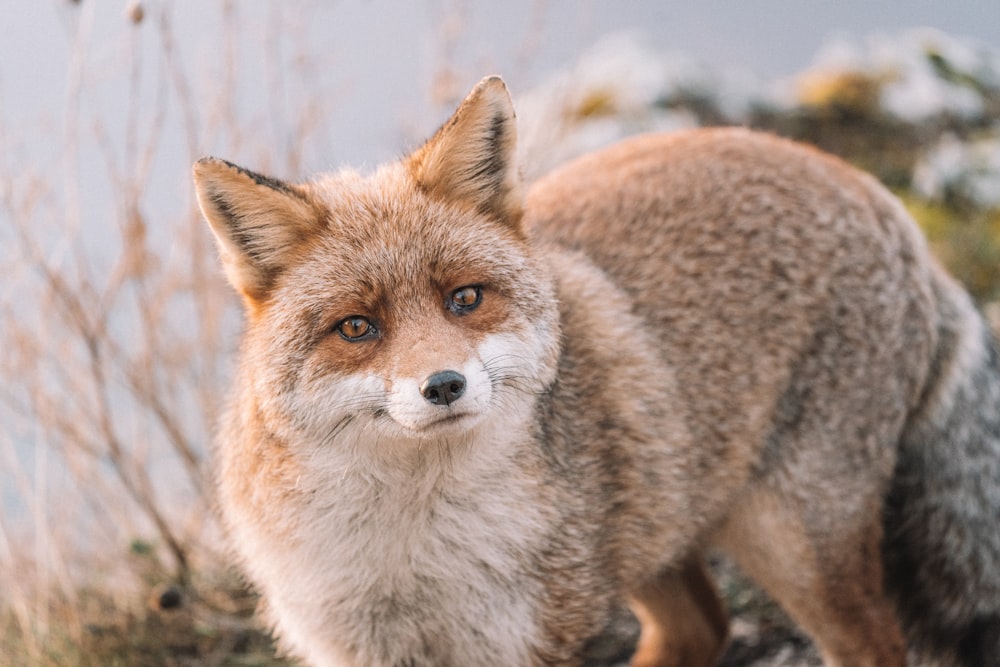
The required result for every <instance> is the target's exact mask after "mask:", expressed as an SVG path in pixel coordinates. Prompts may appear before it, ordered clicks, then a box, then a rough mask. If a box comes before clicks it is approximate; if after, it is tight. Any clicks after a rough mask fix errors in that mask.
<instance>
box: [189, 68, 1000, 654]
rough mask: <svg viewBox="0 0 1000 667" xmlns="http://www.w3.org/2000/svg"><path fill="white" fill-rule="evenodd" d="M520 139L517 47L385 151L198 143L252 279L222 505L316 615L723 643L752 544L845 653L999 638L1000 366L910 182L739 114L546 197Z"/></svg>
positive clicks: (407, 630) (674, 645) (325, 646)
mask: <svg viewBox="0 0 1000 667" xmlns="http://www.w3.org/2000/svg"><path fill="white" fill-rule="evenodd" d="M515 143H516V127H515V120H514V113H513V108H512V106H511V103H510V100H509V97H508V95H507V92H506V89H505V87H504V85H503V83H502V82H501V81H500V80H499V79H497V78H490V79H486V80H484V81H483V82H482V83H480V84H479V86H477V87H476V89H475V90H473V92H472V93H471V94H470V95H469V97H468V98H467V99H466V101H465V102H464V103H463V104H462V105H461V107H460V108H459V109H458V111H456V113H455V115H454V116H453V117H452V119H450V120H449V121H448V122H447V123H446V124H445V125H444V126H443V127H442V128H441V129H440V130H439V131H438V132H437V134H435V135H434V137H432V138H431V139H430V140H429V141H428V142H427V143H426V144H425V145H424V146H422V147H421V148H420V149H418V150H417V151H415V152H414V153H412V154H411V155H409V156H407V157H406V158H404V159H402V160H400V161H399V162H397V163H393V164H389V165H386V166H383V167H381V168H380V169H378V170H377V171H375V172H374V173H372V174H370V175H366V176H362V175H359V174H356V173H353V172H348V171H344V172H340V173H336V174H331V175H324V176H321V177H319V178H317V179H315V180H313V181H310V182H307V183H302V184H291V183H286V182H283V181H278V180H276V179H272V178H270V177H266V176H262V175H260V174H256V173H254V172H250V171H247V170H245V169H242V168H240V167H236V166H235V165H232V164H230V163H228V162H225V161H222V160H217V159H211V158H208V159H205V160H202V161H200V162H199V163H198V164H197V165H196V166H195V178H196V183H197V190H198V197H199V202H200V204H201V207H202V210H203V212H204V214H205V217H206V219H207V220H208V222H209V224H210V226H211V228H212V230H213V232H214V233H215V236H216V239H217V241H218V245H219V249H220V255H221V257H222V261H223V266H224V268H225V270H226V274H227V276H228V278H229V280H230V282H231V283H232V284H233V286H234V287H235V288H236V290H237V291H238V292H239V293H240V295H241V296H242V298H243V301H244V305H245V311H246V331H245V334H244V339H243V344H242V348H241V355H240V365H239V370H238V373H237V377H236V380H235V389H234V400H233V402H232V405H231V407H230V409H229V410H228V413H227V415H226V417H225V419H224V421H223V426H222V429H221V432H220V435H219V439H218V447H217V478H218V488H219V504H220V508H221V510H222V515H223V519H224V522H225V525H226V527H227V530H228V532H229V535H230V537H231V541H232V544H233V547H234V551H235V553H236V556H237V558H238V560H239V562H240V564H241V566H242V568H243V570H244V571H245V573H246V574H247V575H248V577H249V579H250V581H251V582H253V584H254V585H255V586H256V587H257V588H258V589H259V590H260V592H261V593H262V595H263V598H264V601H265V603H266V606H267V609H268V615H269V618H270V620H271V622H272V623H273V625H274V627H275V629H276V632H277V634H278V636H279V637H280V639H281V641H282V642H283V644H284V645H285V646H286V647H287V648H288V649H289V650H290V651H291V652H293V653H294V654H296V655H299V656H301V657H303V658H304V659H306V660H307V661H308V662H309V663H311V664H315V665H385V666H387V667H402V666H410V667H418V666H421V665H601V664H614V663H615V662H616V661H620V660H623V659H627V658H628V657H629V656H631V660H632V664H634V665H637V666H652V665H677V666H680V665H685V666H688V665H694V666H697V665H711V664H713V663H714V661H715V659H716V658H717V657H718V656H719V654H720V652H721V650H722V648H723V647H724V641H725V636H726V618H725V611H724V609H723V608H722V606H721V603H720V601H719V600H718V597H717V595H716V594H715V592H714V590H713V587H712V583H711V581H710V580H709V578H708V576H707V574H706V571H705V566H704V562H703V558H704V554H705V552H706V550H707V549H709V548H712V547H721V548H723V549H725V550H726V551H728V552H729V553H730V554H732V555H733V557H734V558H735V559H736V560H737V562H739V563H740V565H741V566H742V567H743V568H744V569H745V570H746V571H747V572H748V573H749V574H750V575H751V576H753V577H754V578H755V579H757V580H758V581H759V582H760V583H761V584H762V585H763V586H764V587H765V588H766V589H767V590H768V591H769V592H771V593H772V595H774V597H775V598H776V599H777V600H778V601H779V602H780V603H781V604H782V605H783V606H784V607H785V608H786V609H787V610H788V611H789V613H790V614H791V615H792V616H793V618H795V619H796V620H797V621H798V622H799V623H800V624H801V625H802V627H803V628H804V629H805V630H806V631H807V632H809V633H810V634H811V635H812V636H813V638H814V639H815V640H816V642H817V644H818V646H819V648H820V650H821V652H822V653H823V656H824V659H825V661H826V662H827V664H828V665H831V666H832V665H845V666H846V665H859V666H860V665H897V666H898V665H903V664H905V661H906V653H907V650H908V649H907V647H909V650H910V652H911V654H912V657H914V658H921V657H933V659H935V660H937V661H938V662H939V663H940V664H955V665H985V664H995V660H996V656H997V655H1000V611H998V610H1000V536H998V531H997V530H996V527H997V525H998V523H1000V522H998V519H1000V517H998V512H1000V510H998V507H1000V426H998V425H997V416H996V415H998V414H1000V362H998V355H997V348H996V344H995V342H994V341H993V338H992V337H991V335H990V334H989V332H988V330H987V329H986V327H985V325H984V324H983V321H982V319H981V317H980V316H979V315H978V313H977V312H976V310H975V308H974V307H973V305H972V303H971V301H970V300H969V298H968V296H967V295H966V294H965V293H964V291H962V289H961V288H960V287H959V286H958V285H957V284H956V283H955V282H954V281H953V280H952V279H951V278H949V277H948V276H947V275H946V274H945V273H944V272H943V271H942V270H941V269H940V267H939V266H938V265H937V264H936V263H935V262H934V261H933V260H932V259H931V258H930V256H929V255H928V253H927V250H926V248H925V243H924V241H923V239H922V237H921V236H920V233H919V231H918V230H917V228H916V226H915V225H914V224H913V222H912V221H911V220H910V218H909V217H908V216H907V214H906V213H905V211H904V210H903V208H902V206H901V205H900V204H899V202H898V201H896V200H895V199H894V198H893V197H892V196H891V195H890V194H888V193H887V192H886V191H885V190H884V189H883V188H882V187H881V186H880V185H879V184H878V183H877V182H875V181H874V179H872V178H870V177H868V176H865V175H863V174H860V173H859V172H857V171H856V170H854V169H853V168H851V167H849V166H847V165H845V164H843V163H842V162H840V161H838V160H836V159H834V158H831V157H828V156H825V155H822V154H820V153H818V152H817V151H814V150H811V149H808V148H805V147H802V146H799V145H795V144H792V143H790V142H787V141H783V140H779V139H776V138H773V137H769V136H765V135H760V134H755V133H752V132H748V131H744V130H732V129H731V130H702V131H694V132H689V133H682V134H677V135H669V136H667V135H650V136H644V137H639V138H636V139H633V140H630V141H627V142H624V143H622V144H620V145H618V146H615V147H612V148H610V149H606V150H604V151H601V152H599V153H595V154H592V155H590V156H586V157H584V158H581V159H580V160H578V161H576V162H574V163H571V164H569V165H566V166H565V167H563V168H560V169H558V170H556V171H555V172H553V173H552V174H550V175H549V176H547V177H545V178H544V179H542V180H541V181H540V182H539V183H537V184H535V185H534V186H533V187H532V188H531V189H530V191H529V192H528V193H527V194H526V195H525V194H524V193H523V192H522V186H521V184H520V181H519V178H518V174H517V169H516V166H515V165H514V164H513V155H514V149H515ZM629 608H630V609H631V610H632V611H633V612H634V613H635V615H636V616H638V618H639V620H640V621H641V624H642V633H641V636H640V637H639V638H638V640H637V642H636V638H635V637H634V636H632V635H630V634H629V633H628V632H624V633H623V632H621V631H620V630H619V629H620V628H621V627H622V623H621V620H622V618H623V617H626V616H628V611H627V610H628V609H629ZM625 625H626V626H627V623H626V624H625Z"/></svg>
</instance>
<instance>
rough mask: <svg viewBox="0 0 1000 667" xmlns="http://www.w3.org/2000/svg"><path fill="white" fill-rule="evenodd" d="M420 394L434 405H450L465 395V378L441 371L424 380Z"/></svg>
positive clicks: (458, 374)
mask: <svg viewBox="0 0 1000 667" xmlns="http://www.w3.org/2000/svg"><path fill="white" fill-rule="evenodd" d="M420 393H421V395H422V396H423V397H424V398H426V399H427V400H428V401H430V402H431V403H433V404H434V405H451V404H452V403H454V402H455V401H457V400H458V399H459V397H460V396H461V395H462V394H463V393H465V378H464V377H462V374H461V373H456V372H455V371H441V372H440V373H435V374H434V375H432V376H430V377H429V378H427V379H426V380H424V383H423V384H422V385H420Z"/></svg>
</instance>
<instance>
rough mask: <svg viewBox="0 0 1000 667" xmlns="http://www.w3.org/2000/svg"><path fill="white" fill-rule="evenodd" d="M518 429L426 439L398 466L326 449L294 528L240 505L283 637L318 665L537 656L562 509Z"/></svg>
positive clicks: (238, 532) (250, 555)
mask: <svg viewBox="0 0 1000 667" xmlns="http://www.w3.org/2000/svg"><path fill="white" fill-rule="evenodd" d="M496 430H497V431H498V432H499V431H500V430H501V429H496ZM481 433H482V431H480V434H481ZM512 435H514V436H515V438H514V439H515V440H517V441H520V442H524V441H525V440H524V435H521V434H518V435H520V437H517V436H516V435H515V434H512V433H510V432H508V433H505V434H504V436H503V437H502V438H500V437H482V435H480V437H479V438H478V439H477V441H476V442H469V443H449V444H444V443H423V444H421V445H420V451H419V452H415V453H414V456H412V457H409V458H408V460H406V461H405V462H404V461H401V462H399V465H398V466H396V467H393V468H391V469H387V468H385V467H384V466H379V467H378V468H377V469H373V468H372V467H367V466H363V465H358V461H357V460H355V461H353V462H350V461H346V460H343V457H342V456H339V455H336V454H326V455H324V454H322V453H318V454H314V456H313V457H312V459H311V461H310V464H311V465H310V473H309V474H308V475H307V476H304V477H303V479H301V480H300V488H299V489H297V491H298V492H299V493H297V494H296V497H297V498H300V499H302V500H303V502H301V503H295V507H294V508H291V507H290V508H289V510H290V511H294V512H295V515H294V516H289V521H290V524H291V525H292V526H293V530H292V533H291V534H292V537H291V538H290V539H280V540H276V539H273V538H270V537H268V536H267V535H266V533H265V532H264V531H261V530H260V529H259V528H258V527H257V526H255V525H254V523H253V520H252V518H248V517H242V518H240V517H237V518H236V519H237V520H236V521H234V522H233V523H234V524H235V525H233V528H234V533H235V534H234V537H236V539H237V543H238V548H239V549H240V550H241V551H242V552H243V556H244V561H245V563H246V564H247V566H248V569H249V571H250V574H251V576H252V578H253V579H254V581H255V583H256V584H257V585H258V586H260V587H261V589H262V590H263V592H264V593H265V596H266V599H267V600H268V603H269V604H270V606H271V607H273V611H274V612H275V613H274V616H275V617H276V619H277V621H278V631H279V634H280V635H281V636H282V638H283V639H284V640H285V641H286V642H287V643H288V644H289V645H291V646H292V647H294V648H295V649H297V651H298V652H300V653H303V655H304V657H306V658H307V659H308V660H309V661H310V662H311V663H315V664H317V665H387V666H391V667H397V666H399V665H422V664H434V665H449V664H451V665H472V664H475V665H493V664H496V665H514V664H527V663H528V662H530V658H529V657H528V655H529V648H530V645H531V643H532V640H533V639H534V638H535V637H537V635H538V630H537V628H536V619H535V618H534V615H533V609H534V608H535V606H536V605H535V604H534V602H533V601H534V600H535V599H536V598H537V596H538V595H540V583H539V579H538V577H537V576H534V574H533V568H534V565H535V564H534V562H533V560H532V555H531V554H534V553H537V552H538V544H539V542H540V541H541V540H542V539H543V536H544V534H545V533H546V532H547V528H548V525H549V522H550V521H551V517H546V516H545V515H544V513H543V510H542V509H540V508H541V507H544V503H539V502H538V493H539V492H540V489H539V488H538V484H539V482H538V479H537V475H535V476H534V478H532V475H531V474H529V472H528V471H526V470H525V469H524V463H523V461H522V460H521V458H520V457H518V456H517V452H515V449H517V448H516V447H513V446H512V445H511V442H512ZM412 444H413V443H410V445H411V446H412ZM397 446H399V445H398V443H386V442H382V443H380V444H379V447H380V448H381V449H383V450H384V449H385V448H395V447H397ZM303 492H304V493H303Z"/></svg>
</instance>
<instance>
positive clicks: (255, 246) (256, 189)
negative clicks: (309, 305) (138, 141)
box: [194, 157, 320, 305]
mask: <svg viewBox="0 0 1000 667" xmlns="http://www.w3.org/2000/svg"><path fill="white" fill-rule="evenodd" d="M194 183H195V190H196V192H197V194H198V205H199V206H200V207H201V212H202V214H203V215H204V216H205V220H207V221H208V224H209V226H210V227H211V228H212V232H213V233H214V234H215V239H216V241H217V243H218V246H219V255H220V256H221V258H222V265H223V267H224V268H225V271H226V276H227V277H228V278H229V282H230V283H232V285H233V287H235V288H236V291H238V292H239V293H240V294H242V295H243V297H244V299H245V300H247V303H248V305H249V304H253V303H256V302H259V301H261V300H262V299H263V298H264V297H265V296H266V295H267V292H268V290H269V289H270V288H271V285H272V283H273V281H274V277H275V276H276V275H277V274H278V273H279V272H280V270H281V269H282V268H283V267H284V265H285V262H286V261H287V253H288V251H289V250H291V249H292V248H293V247H294V246H296V245H298V243H299V242H300V241H302V240H303V239H304V238H305V237H306V236H307V235H308V234H309V233H310V232H311V231H312V230H314V229H316V227H317V225H318V224H319V219H320V216H319V213H318V211H317V209H316V207H315V206H314V205H313V204H312V202H311V201H310V199H309V197H308V195H307V193H306V191H305V190H304V189H302V188H300V187H298V186H295V185H291V184H288V183H283V182H282V181H279V180H276V179H273V178H269V177H267V176H262V175H260V174H256V173H254V172H252V171H248V170H246V169H243V168H242V167H238V166H236V165H235V164H232V163H231V162H226V161H225V160H220V159H218V158H211V157H207V158H202V159H201V160H198V161H197V162H196V163H195V165H194Z"/></svg>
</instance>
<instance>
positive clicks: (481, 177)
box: [407, 76, 522, 223]
mask: <svg viewBox="0 0 1000 667" xmlns="http://www.w3.org/2000/svg"><path fill="white" fill-rule="evenodd" d="M516 145H517V123H516V121H515V118H514V106H513V105H512V104H511V101H510V95H509V94H508V93H507V86H506V85H505V84H504V82H503V79H501V78H500V77H498V76H491V77H487V78H485V79H483V80H482V81H480V82H479V84H478V85H477V86H476V87H475V88H473V90H472V92H471V93H469V96H468V97H466V98H465V101H464V102H462V104H461V106H459V108H458V110H457V111H456V112H455V113H454V115H453V116H452V117H451V118H450V119H449V120H448V122H446V123H445V124H444V125H442V126H441V129H440V130H438V131H437V133H436V134H435V135H434V136H433V137H431V139H430V140H429V141H428V142H427V143H426V144H424V145H423V146H422V147H421V148H419V149H418V150H417V151H416V152H414V153H413V154H412V155H410V157H409V158H407V166H408V167H409V169H410V173H411V174H412V175H413V178H414V179H415V180H416V181H417V183H418V184H419V185H420V187H421V188H423V189H424V190H425V191H427V192H428V193H430V194H431V195H433V196H436V197H439V198H441V199H446V200H449V201H461V202H465V203H466V204H469V205H471V206H472V207H474V208H475V209H476V210H478V211H480V212H482V213H485V214H486V215H491V216H493V217H496V218H498V219H499V220H502V221H509V222H513V223H517V221H518V220H520V217H521V210H522V195H521V179H520V175H519V174H518V171H517V166H516V164H515V157H514V152H515V148H516Z"/></svg>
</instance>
